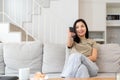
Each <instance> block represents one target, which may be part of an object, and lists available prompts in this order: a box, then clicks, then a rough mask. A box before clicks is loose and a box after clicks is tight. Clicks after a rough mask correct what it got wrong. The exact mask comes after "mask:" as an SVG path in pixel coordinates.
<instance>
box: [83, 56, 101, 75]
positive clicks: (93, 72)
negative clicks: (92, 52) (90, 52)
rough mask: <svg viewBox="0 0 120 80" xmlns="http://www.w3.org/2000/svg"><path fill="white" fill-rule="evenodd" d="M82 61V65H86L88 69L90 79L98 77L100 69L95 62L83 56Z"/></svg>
mask: <svg viewBox="0 0 120 80" xmlns="http://www.w3.org/2000/svg"><path fill="white" fill-rule="evenodd" d="M81 61H82V64H84V65H85V66H86V67H87V69H88V71H89V75H90V77H93V76H96V75H97V73H98V70H99V68H98V66H97V65H96V64H95V63H94V62H92V61H91V60H90V59H88V58H87V57H86V56H84V55H81Z"/></svg>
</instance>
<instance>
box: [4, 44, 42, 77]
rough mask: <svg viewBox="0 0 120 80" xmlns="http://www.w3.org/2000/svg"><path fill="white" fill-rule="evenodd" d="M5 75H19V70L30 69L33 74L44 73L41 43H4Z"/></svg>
mask: <svg viewBox="0 0 120 80" xmlns="http://www.w3.org/2000/svg"><path fill="white" fill-rule="evenodd" d="M3 52H4V54H3V57H4V63H5V65H6V66H5V74H6V75H9V74H18V70H19V68H26V67H29V68H30V72H31V73H35V72H37V71H42V44H41V43H40V42H22V43H4V46H3Z"/></svg>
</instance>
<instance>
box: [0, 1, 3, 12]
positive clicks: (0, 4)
mask: <svg viewBox="0 0 120 80" xmlns="http://www.w3.org/2000/svg"><path fill="white" fill-rule="evenodd" d="M2 6H3V5H2V0H0V12H2Z"/></svg>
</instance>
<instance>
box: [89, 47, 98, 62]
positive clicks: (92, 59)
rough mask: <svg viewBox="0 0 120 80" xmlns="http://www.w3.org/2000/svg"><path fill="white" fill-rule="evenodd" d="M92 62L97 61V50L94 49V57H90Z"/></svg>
mask: <svg viewBox="0 0 120 80" xmlns="http://www.w3.org/2000/svg"><path fill="white" fill-rule="evenodd" d="M88 58H89V59H90V60H91V61H93V62H95V61H96V60H97V49H96V48H93V51H92V55H91V56H89V57H88Z"/></svg>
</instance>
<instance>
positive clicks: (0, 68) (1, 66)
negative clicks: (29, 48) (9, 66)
mask: <svg viewBox="0 0 120 80" xmlns="http://www.w3.org/2000/svg"><path fill="white" fill-rule="evenodd" d="M3 74H5V64H4V59H3V43H0V75H3Z"/></svg>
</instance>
